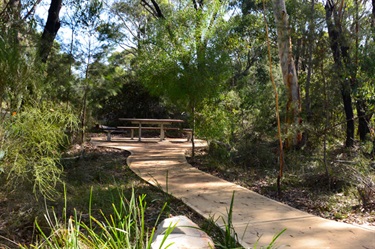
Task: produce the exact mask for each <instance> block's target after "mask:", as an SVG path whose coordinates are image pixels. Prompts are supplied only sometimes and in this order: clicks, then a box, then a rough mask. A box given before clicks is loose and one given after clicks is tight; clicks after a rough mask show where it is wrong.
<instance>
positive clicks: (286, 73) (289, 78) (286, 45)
mask: <svg viewBox="0 0 375 249" xmlns="http://www.w3.org/2000/svg"><path fill="white" fill-rule="evenodd" d="M273 5H274V6H273V10H274V16H275V22H276V30H277V44H278V49H279V58H280V65H281V70H282V74H283V82H284V84H285V86H286V88H287V96H288V102H287V114H286V115H287V124H288V125H292V124H293V125H294V126H295V127H296V128H297V129H298V127H299V126H300V124H301V123H302V119H301V117H300V113H301V98H300V89H299V85H298V78H297V72H296V68H295V63H294V59H293V52H292V41H291V38H290V31H289V22H288V14H287V11H286V8H285V2H284V0H275V1H274V2H273ZM289 139H290V138H289ZM289 139H288V140H287V146H290V143H291V144H292V145H294V146H297V145H298V144H299V143H301V140H302V136H301V134H300V132H297V134H296V135H294V137H293V138H292V141H289Z"/></svg>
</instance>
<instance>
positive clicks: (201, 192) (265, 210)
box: [92, 138, 375, 249]
mask: <svg viewBox="0 0 375 249" xmlns="http://www.w3.org/2000/svg"><path fill="white" fill-rule="evenodd" d="M92 142H93V144H94V145H96V146H104V147H111V148H118V149H123V150H127V151H129V152H130V153H131V156H129V157H128V161H127V162H128V165H129V167H130V168H131V169H132V170H133V171H134V172H135V173H136V174H137V175H139V176H140V177H141V178H143V179H144V180H146V181H148V182H149V183H150V184H152V185H155V186H158V187H161V188H162V189H163V190H164V191H167V192H168V193H170V194H172V195H173V196H175V197H176V198H179V199H181V200H182V201H183V202H184V203H186V204H187V205H188V206H190V207H191V208H193V209H194V210H196V211H197V212H198V213H199V214H201V215H202V216H204V217H205V218H207V219H208V218H211V217H216V218H218V217H220V216H223V217H226V214H227V209H229V205H230V202H231V197H232V193H233V191H234V192H235V199H234V209H233V225H234V228H235V230H236V232H237V234H238V235H239V237H242V236H243V238H242V240H241V245H242V246H244V247H245V248H253V246H254V244H255V243H256V242H257V240H259V242H258V248H260V246H265V245H267V244H268V243H269V242H270V241H271V240H272V238H273V236H274V235H275V234H277V233H278V232H280V231H281V230H283V229H284V228H286V229H287V230H286V231H285V232H284V233H283V234H282V236H281V237H280V238H279V239H278V240H277V242H276V244H277V245H278V246H280V248H281V247H283V248H296V249H300V248H301V249H302V248H319V249H322V248H330V249H335V248H337V249H346V248H348V249H349V248H350V249H357V248H358V249H360V248H361V249H375V231H374V230H373V229H370V228H368V229H367V228H363V227H359V226H354V225H350V224H345V223H341V222H336V221H331V220H326V219H323V218H321V217H317V216H314V215H311V214H308V213H306V212H303V211H300V210H297V209H295V208H292V207H290V206H287V205H285V204H283V203H280V202H277V201H274V200H272V199H269V198H266V197H264V196H262V195H259V194H257V193H255V192H253V191H251V190H248V189H246V188H243V187H241V186H238V185H236V184H233V183H230V182H227V181H225V180H222V179H220V178H218V177H215V176H212V175H210V174H207V173H204V172H202V171H200V170H198V169H196V168H194V167H192V166H191V165H190V164H188V163H187V161H186V158H185V151H186V150H187V149H189V148H191V147H190V143H187V142H184V140H182V139H173V140H172V139H168V141H162V142H158V141H157V139H145V141H143V142H135V141H134V140H130V139H128V138H114V139H113V141H112V142H107V141H105V138H93V139H92ZM196 146H197V147H201V146H206V144H205V142H204V141H202V140H197V142H196ZM217 224H218V225H219V226H223V222H222V219H218V220H217Z"/></svg>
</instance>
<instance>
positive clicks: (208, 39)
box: [137, 1, 230, 111]
mask: <svg viewBox="0 0 375 249" xmlns="http://www.w3.org/2000/svg"><path fill="white" fill-rule="evenodd" d="M172 8H177V9H172ZM223 8H224V5H223V3H221V2H220V1H212V2H209V3H208V2H207V6H205V8H204V10H205V11H204V12H203V11H197V10H195V9H194V7H193V5H192V4H191V3H190V2H187V1H186V2H184V3H183V4H181V5H180V6H179V7H177V6H173V5H171V6H168V11H167V12H168V13H171V11H173V15H169V16H168V17H167V19H166V20H164V19H158V20H156V21H154V22H153V23H152V24H150V27H149V31H150V33H149V36H148V38H147V39H145V40H143V41H142V43H141V46H140V48H141V49H140V51H139V55H138V57H137V66H138V70H137V73H138V74H137V75H138V77H139V78H140V80H141V81H142V82H143V83H144V84H145V85H146V86H147V87H148V88H149V89H150V90H151V92H153V93H155V94H158V95H162V96H165V97H167V98H168V100H170V101H171V102H172V103H174V104H175V105H177V106H180V107H182V108H184V109H185V110H187V111H191V110H190V108H193V107H197V106H198V105H199V104H200V102H201V101H203V100H204V99H205V98H210V97H212V96H215V95H217V93H218V92H219V89H221V87H222V86H223V83H225V80H226V79H227V78H228V73H229V72H230V68H229V67H228V65H229V64H228V63H229V59H230V58H229V56H228V53H226V51H225V47H224V46H223V44H224V43H223V40H224V39H225V31H226V27H225V25H224V23H223V22H222V20H223Z"/></svg>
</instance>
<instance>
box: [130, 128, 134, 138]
mask: <svg viewBox="0 0 375 249" xmlns="http://www.w3.org/2000/svg"><path fill="white" fill-rule="evenodd" d="M130 139H131V140H134V129H130Z"/></svg>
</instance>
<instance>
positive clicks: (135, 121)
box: [119, 118, 184, 141]
mask: <svg viewBox="0 0 375 249" xmlns="http://www.w3.org/2000/svg"><path fill="white" fill-rule="evenodd" d="M119 120H120V121H127V122H130V123H132V124H135V125H138V141H141V139H142V138H141V137H142V128H143V129H150V128H157V127H144V126H142V125H146V124H147V125H157V126H158V128H157V129H159V128H160V141H162V140H164V138H165V132H164V131H165V129H166V127H165V125H171V124H174V123H183V122H184V121H183V120H181V119H150V118H119ZM119 128H121V127H119ZM122 128H126V127H125V126H124V127H122Z"/></svg>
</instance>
